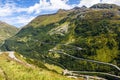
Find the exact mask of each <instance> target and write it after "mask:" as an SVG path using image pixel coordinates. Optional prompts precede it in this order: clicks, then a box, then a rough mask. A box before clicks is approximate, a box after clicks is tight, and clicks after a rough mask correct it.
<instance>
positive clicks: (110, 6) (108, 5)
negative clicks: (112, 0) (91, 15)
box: [90, 3, 120, 10]
mask: <svg viewBox="0 0 120 80" xmlns="http://www.w3.org/2000/svg"><path fill="white" fill-rule="evenodd" d="M90 8H96V9H118V10H120V6H117V5H115V4H105V3H104V4H101V3H98V4H95V5H93V6H91V7H90Z"/></svg>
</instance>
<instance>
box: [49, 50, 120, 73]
mask: <svg viewBox="0 0 120 80" xmlns="http://www.w3.org/2000/svg"><path fill="white" fill-rule="evenodd" d="M49 51H51V52H58V53H62V54H64V55H67V56H69V57H72V58H74V59H78V60H84V61H88V62H93V63H98V64H104V65H109V66H112V67H114V68H116V69H117V70H118V71H120V68H119V67H118V66H117V65H114V64H111V63H106V62H100V61H95V60H89V59H84V58H78V57H75V56H72V55H69V54H67V53H65V52H63V51H60V50H49Z"/></svg>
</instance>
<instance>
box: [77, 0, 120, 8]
mask: <svg viewBox="0 0 120 80" xmlns="http://www.w3.org/2000/svg"><path fill="white" fill-rule="evenodd" d="M97 3H109V4H117V5H120V0H102V1H101V0H81V1H80V4H79V6H83V5H85V6H87V7H90V6H92V5H94V4H97Z"/></svg>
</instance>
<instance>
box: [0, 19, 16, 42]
mask: <svg viewBox="0 0 120 80" xmlns="http://www.w3.org/2000/svg"><path fill="white" fill-rule="evenodd" d="M17 32H18V29H17V28H16V27H14V26H12V25H9V24H7V23H5V22H2V21H0V43H2V42H3V41H4V40H5V39H7V38H9V37H11V36H13V35H15V34H16V33H17Z"/></svg>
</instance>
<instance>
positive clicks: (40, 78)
mask: <svg viewBox="0 0 120 80" xmlns="http://www.w3.org/2000/svg"><path fill="white" fill-rule="evenodd" d="M8 53H9V54H10V53H11V52H4V53H2V54H1V53H0V61H1V62H0V80H75V79H71V78H67V77H65V76H62V75H61V71H62V69H61V68H60V67H57V66H54V65H50V64H43V63H42V62H39V61H36V63H34V60H32V59H27V58H25V57H23V56H21V55H19V54H17V53H15V57H16V58H11V57H10V56H9V54H8ZM16 59H17V60H16ZM28 62H29V63H28ZM38 65H39V66H38ZM54 69H55V70H54ZM53 76H54V77H53ZM79 80H82V79H79Z"/></svg>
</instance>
